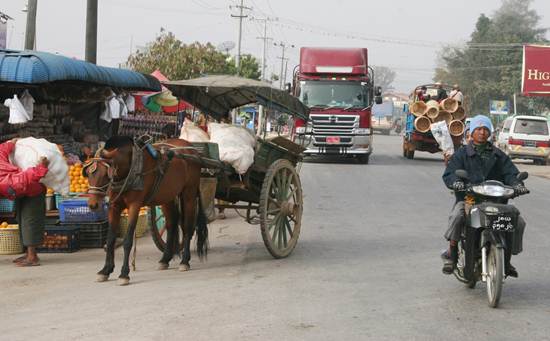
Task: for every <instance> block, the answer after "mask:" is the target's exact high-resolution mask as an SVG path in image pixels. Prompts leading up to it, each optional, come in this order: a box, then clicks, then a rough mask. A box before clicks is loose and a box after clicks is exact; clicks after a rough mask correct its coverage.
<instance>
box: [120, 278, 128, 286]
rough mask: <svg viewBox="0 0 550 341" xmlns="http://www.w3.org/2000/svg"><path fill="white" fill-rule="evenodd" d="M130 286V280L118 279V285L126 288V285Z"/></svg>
mask: <svg viewBox="0 0 550 341" xmlns="http://www.w3.org/2000/svg"><path fill="white" fill-rule="evenodd" d="M128 284H130V279H129V278H119V279H118V285H120V286H125V285H128Z"/></svg>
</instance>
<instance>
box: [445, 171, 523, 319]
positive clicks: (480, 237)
mask: <svg viewBox="0 0 550 341" xmlns="http://www.w3.org/2000/svg"><path fill="white" fill-rule="evenodd" d="M455 174H456V176H458V177H459V178H460V179H462V180H464V182H465V183H467V185H466V187H465V189H464V192H465V194H466V199H465V211H466V222H465V225H464V228H463V229H462V233H461V238H460V240H459V241H458V245H457V246H458V250H457V253H458V257H457V264H456V267H455V269H454V275H455V277H456V278H457V279H458V280H459V281H461V282H463V283H465V284H466V285H467V286H468V287H469V288H472V289H473V288H474V287H475V285H476V283H477V282H479V281H482V282H485V283H486V285H487V298H488V303H489V306H490V307H492V308H496V307H497V306H498V304H499V301H500V296H501V294H502V284H503V281H504V276H505V267H506V264H505V252H511V251H512V250H511V248H512V242H513V238H514V237H513V236H514V231H515V228H516V226H517V222H518V217H519V210H518V209H517V208H516V207H515V206H514V205H512V204H509V203H508V200H509V199H512V198H514V197H517V196H518V195H517V194H516V192H515V191H514V189H513V188H512V187H510V186H506V185H504V184H503V183H502V182H500V181H495V180H487V181H484V182H482V183H480V184H475V185H474V184H469V181H468V180H469V177H468V173H467V172H466V171H465V170H462V169H461V170H457V171H456V172H455ZM527 177H528V174H527V173H526V172H521V173H519V174H518V180H520V181H523V180H525V179H527ZM525 194H527V193H525Z"/></svg>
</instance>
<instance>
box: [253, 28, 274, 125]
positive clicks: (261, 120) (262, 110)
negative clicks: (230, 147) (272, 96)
mask: <svg viewBox="0 0 550 341" xmlns="http://www.w3.org/2000/svg"><path fill="white" fill-rule="evenodd" d="M255 20H258V21H263V22H264V35H263V36H262V37H256V39H261V40H263V43H264V46H263V51H262V81H264V82H265V81H267V77H266V74H265V70H266V66H267V42H268V41H269V40H271V39H272V38H270V37H268V36H267V22H268V21H270V19H269V18H264V19H255ZM264 117H265V108H264V106H263V105H260V106H259V110H258V129H257V130H256V135H257V136H261V134H262V132H263V127H264V124H265V122H264V121H265V119H264Z"/></svg>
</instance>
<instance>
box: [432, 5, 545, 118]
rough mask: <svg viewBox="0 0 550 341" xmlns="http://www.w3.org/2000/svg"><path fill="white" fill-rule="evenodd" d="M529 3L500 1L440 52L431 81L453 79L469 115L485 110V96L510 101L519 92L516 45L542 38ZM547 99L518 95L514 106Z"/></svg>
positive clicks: (523, 108) (526, 106) (537, 106)
mask: <svg viewBox="0 0 550 341" xmlns="http://www.w3.org/2000/svg"><path fill="white" fill-rule="evenodd" d="M531 4H532V0H503V1H502V5H501V7H500V8H499V9H498V10H497V11H496V12H495V13H494V14H493V16H492V17H487V16H486V15H484V14H481V15H480V16H479V18H478V20H477V23H476V26H475V30H474V31H473V32H472V34H471V36H470V40H469V42H468V43H467V44H466V46H465V47H461V48H457V47H445V48H444V49H442V50H441V51H440V65H439V67H438V68H436V70H435V76H434V81H441V82H443V83H448V84H454V83H457V84H459V85H460V86H461V89H462V91H463V92H464V94H465V95H466V98H467V100H466V106H467V109H468V110H469V111H470V113H471V114H477V113H482V114H486V113H487V112H488V108H489V101H490V100H492V99H494V100H499V99H500V100H511V99H512V97H513V94H514V93H516V92H519V90H520V86H521V63H522V49H521V46H522V44H525V43H544V42H546V39H545V38H544V35H545V33H546V29H544V28H540V27H539V26H538V24H539V19H540V16H539V15H538V14H537V13H536V11H535V10H533V9H531ZM531 103H535V105H534V106H533V105H532V104H531ZM548 103H550V102H549V101H548V100H546V99H536V100H528V99H525V98H519V100H518V111H519V112H524V113H527V112H533V111H534V110H535V111H536V110H541V109H542V108H543V107H546V106H547V104H548ZM529 107H531V109H530V108H529Z"/></svg>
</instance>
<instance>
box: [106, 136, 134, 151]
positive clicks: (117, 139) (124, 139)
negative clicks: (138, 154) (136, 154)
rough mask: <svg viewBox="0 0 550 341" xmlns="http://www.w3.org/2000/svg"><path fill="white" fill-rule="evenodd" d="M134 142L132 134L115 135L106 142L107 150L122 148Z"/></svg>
mask: <svg viewBox="0 0 550 341" xmlns="http://www.w3.org/2000/svg"><path fill="white" fill-rule="evenodd" d="M133 144H134V139H132V138H131V137H130V136H113V137H111V138H110V139H108V140H107V142H105V147H103V148H104V149H105V150H110V149H115V148H122V147H126V146H131V145H133Z"/></svg>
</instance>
